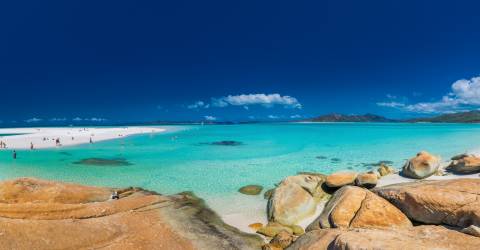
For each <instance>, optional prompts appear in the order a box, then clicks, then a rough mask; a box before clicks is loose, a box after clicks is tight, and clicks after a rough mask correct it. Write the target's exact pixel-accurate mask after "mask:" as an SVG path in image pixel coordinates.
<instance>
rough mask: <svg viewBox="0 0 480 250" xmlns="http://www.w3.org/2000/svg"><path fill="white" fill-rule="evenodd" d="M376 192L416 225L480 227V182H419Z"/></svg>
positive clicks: (393, 186)
mask: <svg viewBox="0 0 480 250" xmlns="http://www.w3.org/2000/svg"><path fill="white" fill-rule="evenodd" d="M374 192H375V193H376V194H378V195H379V196H381V197H383V198H385V199H387V200H388V201H390V202H391V203H392V204H394V205H395V206H396V207H398V208H399V209H400V210H402V211H403V213H405V215H407V216H408V218H410V219H412V220H415V221H419V222H423V223H428V224H447V225H451V226H458V227H462V228H464V227H468V226H470V225H472V224H475V225H480V179H468V178H465V179H453V180H442V181H418V182H410V183H402V184H394V185H389V186H385V187H381V188H376V189H374Z"/></svg>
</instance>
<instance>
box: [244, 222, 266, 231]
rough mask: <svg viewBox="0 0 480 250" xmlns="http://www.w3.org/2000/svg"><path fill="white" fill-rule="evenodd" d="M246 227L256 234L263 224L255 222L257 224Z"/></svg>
mask: <svg viewBox="0 0 480 250" xmlns="http://www.w3.org/2000/svg"><path fill="white" fill-rule="evenodd" d="M248 227H249V228H251V229H253V230H254V231H255V232H256V231H257V230H258V229H260V228H262V227H263V224H262V223H259V222H257V223H252V224H250V225H248Z"/></svg>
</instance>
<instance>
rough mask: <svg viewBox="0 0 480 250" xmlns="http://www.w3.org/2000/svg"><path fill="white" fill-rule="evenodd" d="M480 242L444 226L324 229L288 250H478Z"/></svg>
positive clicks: (302, 238)
mask: <svg viewBox="0 0 480 250" xmlns="http://www.w3.org/2000/svg"><path fill="white" fill-rule="evenodd" d="M479 244H480V239H479V238H477V237H473V236H470V235H467V234H463V233H460V232H457V231H454V230H449V229H446V228H445V227H441V226H418V227H409V228H401V229H372V228H369V229H365V228H362V229H353V230H340V229H321V230H315V231H311V232H308V233H306V234H304V235H302V236H300V237H299V238H298V239H297V240H296V241H295V242H294V243H293V244H292V245H290V246H289V247H288V248H287V249H288V250H297V249H303V250H307V249H308V250H310V249H311V250H313V249H349V250H360V249H424V250H426V249H465V250H475V249H478V246H479Z"/></svg>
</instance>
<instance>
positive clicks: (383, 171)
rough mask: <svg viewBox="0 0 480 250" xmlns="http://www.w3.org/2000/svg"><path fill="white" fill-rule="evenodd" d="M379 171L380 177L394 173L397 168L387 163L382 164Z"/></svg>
mask: <svg viewBox="0 0 480 250" xmlns="http://www.w3.org/2000/svg"><path fill="white" fill-rule="evenodd" d="M377 172H378V174H379V175H380V177H383V176H385V175H389V174H394V173H395V169H394V168H392V167H390V166H387V165H385V164H381V165H380V167H379V168H378V169H377Z"/></svg>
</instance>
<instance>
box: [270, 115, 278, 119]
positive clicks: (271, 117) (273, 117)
mask: <svg viewBox="0 0 480 250" xmlns="http://www.w3.org/2000/svg"><path fill="white" fill-rule="evenodd" d="M268 118H270V119H278V118H280V117H279V116H277V115H269V116H268Z"/></svg>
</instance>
